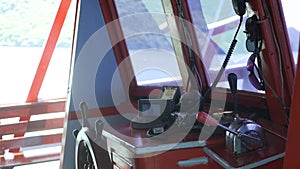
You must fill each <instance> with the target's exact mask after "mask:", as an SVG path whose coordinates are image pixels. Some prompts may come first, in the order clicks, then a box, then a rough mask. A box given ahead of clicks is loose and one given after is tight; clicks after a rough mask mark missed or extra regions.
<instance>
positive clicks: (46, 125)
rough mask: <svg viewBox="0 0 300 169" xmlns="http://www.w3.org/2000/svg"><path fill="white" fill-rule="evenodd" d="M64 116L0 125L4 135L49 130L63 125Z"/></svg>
mask: <svg viewBox="0 0 300 169" xmlns="http://www.w3.org/2000/svg"><path fill="white" fill-rule="evenodd" d="M63 122H64V118H57V119H49V120H39V121H30V122H25V121H23V122H19V123H15V124H7V125H0V131H1V134H2V135H5V134H18V133H25V132H32V131H41V130H49V129H56V128H62V127H63Z"/></svg>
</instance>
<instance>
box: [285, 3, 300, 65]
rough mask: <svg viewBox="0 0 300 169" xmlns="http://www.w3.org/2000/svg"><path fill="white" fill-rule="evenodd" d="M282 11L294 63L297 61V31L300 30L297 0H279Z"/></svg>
mask: <svg viewBox="0 0 300 169" xmlns="http://www.w3.org/2000/svg"><path fill="white" fill-rule="evenodd" d="M281 3H282V7H283V12H284V16H285V21H286V26H287V29H288V34H289V39H290V44H291V48H292V52H293V56H294V60H295V63H297V62H298V49H299V36H300V34H299V31H300V22H299V18H298V17H297V16H299V14H300V12H299V9H298V7H299V5H300V2H299V1H288V2H287V1H281Z"/></svg>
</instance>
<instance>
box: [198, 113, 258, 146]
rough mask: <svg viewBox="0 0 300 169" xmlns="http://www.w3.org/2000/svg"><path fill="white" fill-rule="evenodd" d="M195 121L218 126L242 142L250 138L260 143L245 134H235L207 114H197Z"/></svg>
mask: <svg viewBox="0 0 300 169" xmlns="http://www.w3.org/2000/svg"><path fill="white" fill-rule="evenodd" d="M196 119H197V120H198V121H199V122H201V123H203V124H205V125H207V124H208V125H211V126H215V127H217V126H219V127H221V128H223V129H224V130H226V131H228V132H230V133H232V134H234V135H236V136H238V137H239V138H241V139H242V140H244V139H245V138H250V139H252V140H255V141H261V139H258V138H256V137H252V136H250V135H247V134H244V133H239V132H236V131H234V130H231V129H230V128H228V127H226V126H224V125H222V124H221V123H219V122H218V121H217V120H216V119H215V118H213V117H212V116H210V115H209V114H207V113H205V112H203V111H202V112H199V113H197V115H196Z"/></svg>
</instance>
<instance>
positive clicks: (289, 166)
mask: <svg viewBox="0 0 300 169" xmlns="http://www.w3.org/2000/svg"><path fill="white" fill-rule="evenodd" d="M299 57H300V45H299V53H298V58H299ZM299 100H300V64H299V63H298V68H297V74H296V79H295V83H294V90H293V98H292V106H291V114H290V124H289V129H288V139H287V144H286V150H285V152H286V155H285V159H284V169H294V168H300V160H299V157H300V151H299V150H300V144H299V140H300V134H299V129H300V123H299V119H300V104H299Z"/></svg>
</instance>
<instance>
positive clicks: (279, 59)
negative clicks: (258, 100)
mask: <svg viewBox="0 0 300 169" xmlns="http://www.w3.org/2000/svg"><path fill="white" fill-rule="evenodd" d="M262 2H263V8H264V11H265V13H266V16H267V18H270V16H271V15H270V11H269V9H268V6H267V4H266V1H265V0H263V1H262ZM269 21H270V26H271V32H272V36H273V39H274V42H275V46H276V49H277V53H278V62H279V75H280V81H281V98H280V97H279V96H278V94H277V93H276V92H275V90H274V89H273V88H272V87H271V85H270V84H269V83H268V82H267V81H266V79H265V78H264V77H263V80H264V82H265V84H266V85H267V86H268V87H269V88H270V90H271V92H272V93H273V95H274V96H275V98H276V99H277V100H278V102H279V103H280V105H281V107H282V109H283V112H284V115H285V118H286V123H287V125H288V124H289V115H288V108H287V107H286V104H285V101H284V95H285V93H284V78H283V70H282V57H281V51H280V47H279V44H278V40H277V38H276V35H275V30H274V24H273V22H272V19H271V18H270V19H269Z"/></svg>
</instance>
